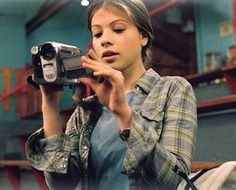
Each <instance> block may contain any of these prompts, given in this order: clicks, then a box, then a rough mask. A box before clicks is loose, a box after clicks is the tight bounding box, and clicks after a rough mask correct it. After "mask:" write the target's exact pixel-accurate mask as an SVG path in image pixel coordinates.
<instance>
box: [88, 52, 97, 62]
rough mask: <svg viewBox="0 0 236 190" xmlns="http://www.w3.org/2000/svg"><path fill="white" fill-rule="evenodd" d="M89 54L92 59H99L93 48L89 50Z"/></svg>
mask: <svg viewBox="0 0 236 190" xmlns="http://www.w3.org/2000/svg"><path fill="white" fill-rule="evenodd" d="M88 56H89V58H90V59H92V60H96V61H98V60H99V57H98V55H97V54H96V53H95V52H94V51H93V50H89V52H88Z"/></svg>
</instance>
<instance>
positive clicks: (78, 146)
mask: <svg viewBox="0 0 236 190" xmlns="http://www.w3.org/2000/svg"><path fill="white" fill-rule="evenodd" d="M134 94H135V99H134V105H133V112H132V121H131V132H130V137H129V139H128V141H127V151H126V153H125V157H124V160H123V166H122V168H121V172H122V173H123V174H125V175H128V178H129V188H130V189H135V190H138V189H144V188H145V189H176V187H177V185H178V183H179V181H180V180H181V179H180V177H179V176H178V175H177V174H176V173H175V172H174V171H173V169H174V168H176V167H177V168H178V169H180V170H181V171H183V172H185V173H189V172H190V169H191V160H192V155H193V151H194V147H195V137H196V131H197V114H196V99H195V95H194V92H193V89H192V86H191V85H190V84H189V83H188V82H187V81H186V80H185V79H184V78H182V77H178V76H166V77H160V76H159V75H158V74H157V73H156V72H155V71H153V70H152V69H149V70H148V71H146V73H145V75H144V76H143V77H141V78H140V79H139V80H138V81H137V83H136V86H135V89H134ZM100 114H101V109H99V108H97V107H96V108H94V109H93V110H84V109H83V108H81V107H77V108H76V109H75V111H74V113H73V114H72V116H71V118H70V120H69V121H68V122H67V127H66V132H65V134H61V135H57V136H53V137H50V138H48V139H45V138H44V136H43V129H40V130H38V131H37V132H35V133H34V134H32V135H31V137H30V138H29V139H28V141H27V145H26V155H27V158H28V160H29V161H30V162H31V163H32V166H33V167H35V168H36V169H38V170H43V171H45V172H46V173H49V174H50V172H53V173H59V174H61V175H63V174H65V175H66V174H67V173H68V172H70V170H72V168H73V167H76V170H75V172H74V173H75V174H74V175H76V178H77V179H78V181H79V180H81V181H82V189H87V169H88V156H89V146H90V142H89V139H90V135H91V133H92V131H93V128H94V127H95V125H96V122H97V120H98V118H99V116H100ZM72 158H73V159H72ZM72 161H73V162H72ZM75 163H76V164H75ZM46 180H47V177H46ZM64 183H66V181H65V182H64ZM76 183H77V182H76Z"/></svg>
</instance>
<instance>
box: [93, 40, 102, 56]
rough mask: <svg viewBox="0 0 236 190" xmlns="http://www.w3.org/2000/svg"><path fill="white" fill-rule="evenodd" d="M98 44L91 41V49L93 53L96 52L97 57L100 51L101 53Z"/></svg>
mask: <svg viewBox="0 0 236 190" xmlns="http://www.w3.org/2000/svg"><path fill="white" fill-rule="evenodd" d="M100 47H101V46H100V43H99V42H98V41H96V40H94V41H93V49H94V51H95V52H96V54H97V55H100V54H101V53H100V51H101V48H100Z"/></svg>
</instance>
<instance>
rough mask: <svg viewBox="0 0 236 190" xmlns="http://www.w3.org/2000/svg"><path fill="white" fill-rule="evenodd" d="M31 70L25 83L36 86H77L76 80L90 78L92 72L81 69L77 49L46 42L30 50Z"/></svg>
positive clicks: (79, 54)
mask: <svg viewBox="0 0 236 190" xmlns="http://www.w3.org/2000/svg"><path fill="white" fill-rule="evenodd" d="M31 54H32V69H33V74H31V75H30V76H29V77H28V78H27V81H28V82H29V83H30V84H31V85H33V86H36V87H38V85H45V84H46V85H48V84H53V85H55V84H56V85H61V86H73V85H77V84H78V78H79V77H82V76H92V72H91V71H89V70H86V69H84V68H82V65H81V56H83V55H85V56H86V55H87V54H85V53H82V52H81V50H80V49H79V48H78V47H75V46H71V45H66V44H62V43H57V42H46V43H44V44H42V45H39V46H33V47H32V48H31Z"/></svg>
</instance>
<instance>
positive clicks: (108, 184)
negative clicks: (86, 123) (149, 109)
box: [88, 92, 134, 190]
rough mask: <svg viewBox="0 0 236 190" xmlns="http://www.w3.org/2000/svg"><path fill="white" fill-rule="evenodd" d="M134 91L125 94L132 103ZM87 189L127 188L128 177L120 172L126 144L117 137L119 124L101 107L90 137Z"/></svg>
mask: <svg viewBox="0 0 236 190" xmlns="http://www.w3.org/2000/svg"><path fill="white" fill-rule="evenodd" d="M133 97H134V93H133V92H130V93H127V94H126V100H127V102H128V103H129V105H130V106H132V105H133ZM90 142H91V145H90V153H89V167H88V169H89V179H88V180H89V189H96V190H106V189H109V190H121V189H122V190H128V187H129V184H128V177H127V176H126V175H123V174H121V166H122V162H123V159H124V156H125V151H126V145H125V143H124V142H123V141H122V140H121V138H120V137H119V126H118V124H117V122H116V119H115V117H114V115H113V113H112V112H110V111H109V110H108V109H107V108H106V107H103V111H102V114H101V117H100V118H99V120H98V122H97V124H96V127H95V128H94V130H93V133H92V135H91V139H90Z"/></svg>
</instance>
